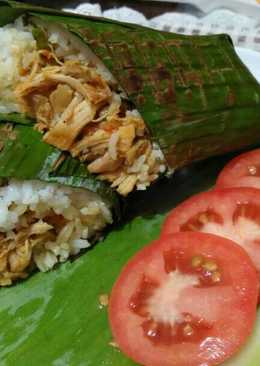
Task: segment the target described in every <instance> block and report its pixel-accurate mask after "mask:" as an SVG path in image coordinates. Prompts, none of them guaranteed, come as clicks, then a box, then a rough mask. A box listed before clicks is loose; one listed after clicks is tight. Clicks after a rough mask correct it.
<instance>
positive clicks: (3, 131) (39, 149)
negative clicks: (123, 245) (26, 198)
mask: <svg viewBox="0 0 260 366" xmlns="http://www.w3.org/2000/svg"><path fill="white" fill-rule="evenodd" d="M0 150H1V151H0V178H2V179H5V178H16V179H21V180H24V179H39V180H41V181H45V182H53V183H60V184H63V185H67V186H71V187H75V188H85V189H88V190H90V191H92V192H95V193H98V194H99V195H100V196H101V197H102V198H103V199H104V200H105V201H106V202H108V203H109V205H110V206H111V207H112V209H113V211H114V216H115V219H117V218H119V217H120V202H119V197H118V195H117V194H116V193H115V192H114V191H113V190H112V189H111V188H110V187H109V186H108V185H107V184H106V183H104V182H102V181H100V180H98V179H97V178H96V177H95V176H93V175H92V174H90V173H89V172H88V171H87V169H86V167H85V166H84V165H83V164H82V163H80V162H79V161H78V160H77V159H73V158H72V157H71V156H70V155H68V154H66V153H64V152H61V151H60V150H58V149H56V148H55V147H53V146H51V145H48V144H46V143H45V142H43V141H42V138H41V134H40V132H38V131H36V130H35V129H34V128H33V126H29V125H23V124H18V123H15V124H12V123H8V124H6V122H0Z"/></svg>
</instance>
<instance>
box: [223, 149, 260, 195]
mask: <svg viewBox="0 0 260 366" xmlns="http://www.w3.org/2000/svg"><path fill="white" fill-rule="evenodd" d="M216 185H217V187H223V188H224V187H253V188H258V189H259V188H260V149H256V150H252V151H249V152H246V153H244V154H241V155H239V156H237V157H236V158H235V159H233V160H231V161H230V162H229V163H228V164H227V165H226V166H225V167H224V169H223V170H222V171H221V173H220V174H219V177H218V179H217V183H216Z"/></svg>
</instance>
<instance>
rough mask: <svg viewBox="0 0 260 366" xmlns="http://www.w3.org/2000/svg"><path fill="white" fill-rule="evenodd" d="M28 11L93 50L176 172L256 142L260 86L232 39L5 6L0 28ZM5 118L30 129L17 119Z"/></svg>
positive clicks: (4, 3) (10, 3)
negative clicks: (183, 167)
mask: <svg viewBox="0 0 260 366" xmlns="http://www.w3.org/2000/svg"><path fill="white" fill-rule="evenodd" d="M25 13H26V14H28V15H32V16H36V17H39V18H42V19H43V20H45V21H48V22H54V23H59V24H60V25H63V26H64V27H65V28H67V29H68V30H69V31H71V32H72V33H74V34H75V35H77V36H78V37H80V38H81V39H82V40H83V41H84V42H85V43H86V44H87V45H88V46H89V47H90V48H91V49H92V51H93V52H94V53H95V54H96V55H97V56H98V57H99V58H100V59H101V60H102V61H103V63H104V64H105V66H106V67H107V68H108V69H109V70H110V71H111V73H112V74H113V75H114V76H115V78H116V79H117V80H118V82H119V84H120V85H121V86H122V88H123V89H124V90H125V92H126V93H127V95H128V97H129V99H130V100H131V101H132V102H133V103H134V104H135V106H136V107H137V109H138V110H139V112H140V113H141V115H142V117H143V118H144V121H145V123H146V125H147V126H148V129H149V131H150V137H151V139H152V140H153V141H156V142H157V143H159V145H160V147H161V149H162V151H163V152H164V155H165V157H166V160H167V162H168V165H169V166H170V167H171V168H179V167H182V166H184V165H187V164H188V163H191V162H193V161H195V160H202V159H205V158H207V157H210V156H213V155H217V154H223V153H226V152H228V151H231V150H235V149H239V148H242V147H244V146H248V145H251V144H256V143H258V142H259V139H260V86H259V84H258V83H257V81H256V80H255V78H254V77H253V76H252V75H251V73H250V72H249V71H248V69H247V68H246V67H245V65H244V64H243V63H242V62H241V60H240V59H239V57H238V56H237V54H236V52H235V50H234V47H233V45H232V41H231V39H230V38H229V36H228V35H224V34H220V35H210V36H183V35H177V34H172V33H167V32H161V31H157V30H153V29H149V28H146V27H142V26H138V25H132V24H128V23H120V22H117V21H112V20H107V19H103V18H96V17H86V16H80V15H74V14H68V13H64V12H60V11H56V10H51V9H45V8H42V7H33V6H30V5H26V4H22V3H16V2H13V1H0V25H5V24H7V23H9V22H11V21H13V20H14V19H15V18H16V17H17V16H19V15H21V14H25ZM0 117H1V116H0ZM1 119H2V120H3V119H5V120H7V119H9V120H11V121H13V122H17V123H31V121H30V119H24V118H21V116H19V115H15V114H11V115H10V118H8V116H7V115H3V116H2V118H1Z"/></svg>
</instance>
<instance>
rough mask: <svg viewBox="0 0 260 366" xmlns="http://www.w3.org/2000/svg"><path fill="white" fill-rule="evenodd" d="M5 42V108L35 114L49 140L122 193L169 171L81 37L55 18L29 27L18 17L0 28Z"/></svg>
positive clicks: (1, 71)
mask: <svg viewBox="0 0 260 366" xmlns="http://www.w3.org/2000/svg"><path fill="white" fill-rule="evenodd" d="M34 27H35V25H34ZM35 29H36V30H37V32H38V34H40V39H41V42H40V41H39V36H38V40H37V37H36V39H34V37H33V34H34V33H35ZM42 40H45V42H43V41H42ZM0 46H1V49H4V50H5V51H4V55H2V54H1V56H0V100H1V106H0V112H7V113H9V112H13V111H14V112H16V111H19V112H24V113H26V114H27V115H28V116H30V117H33V118H35V119H36V122H37V123H36V125H35V127H36V128H37V129H38V130H39V131H41V132H42V134H43V140H44V141H45V142H47V143H48V144H51V145H53V146H55V147H57V148H59V149H61V150H64V151H68V152H70V154H71V155H72V156H73V157H75V158H78V159H80V160H81V161H82V162H84V163H86V166H87V168H88V170H89V171H90V172H91V173H95V174H97V175H98V177H99V178H100V179H102V180H105V181H108V182H110V184H111V186H112V187H113V188H115V189H116V190H117V191H118V192H119V193H120V194H121V195H123V196H126V195H127V194H129V193H130V192H131V191H133V190H134V189H140V190H143V189H146V187H148V186H149V185H150V184H151V182H153V181H155V180H156V179H157V178H158V176H159V175H160V173H163V172H164V171H165V161H164V158H163V155H162V153H161V151H160V149H159V147H158V146H156V145H155V144H152V142H151V141H150V140H149V136H148V131H147V129H146V126H145V124H144V121H143V119H142V118H141V116H140V115H139V113H138V112H137V111H136V110H133V109H132V108H131V106H130V104H129V102H128V101H127V99H126V97H125V95H124V93H122V91H121V90H120V88H119V87H118V85H117V83H116V82H115V80H114V79H113V77H112V76H111V75H110V74H109V72H108V71H107V70H106V69H105V67H104V66H103V64H102V63H101V62H100V61H99V60H98V59H97V58H96V57H95V56H94V55H93V54H92V53H91V51H90V50H89V49H88V48H87V47H86V45H85V44H83V43H82V42H81V41H80V40H79V39H77V38H76V37H74V36H72V35H71V34H69V33H68V32H66V31H65V30H62V29H61V28H59V27H57V26H55V25H50V24H48V27H46V26H45V24H39V23H37V25H36V28H32V26H27V27H24V26H23V24H22V20H21V19H19V20H18V21H16V23H15V24H13V25H8V26H5V27H2V28H0ZM8 63H9V64H10V63H11V64H10V65H9V64H8ZM14 70H15V71H14ZM6 75H8V77H6Z"/></svg>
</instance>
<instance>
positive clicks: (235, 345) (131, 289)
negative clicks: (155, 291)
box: [109, 232, 257, 366]
mask: <svg viewBox="0 0 260 366" xmlns="http://www.w3.org/2000/svg"><path fill="white" fill-rule="evenodd" d="M172 249H174V250H176V251H179V252H180V253H186V254H187V256H188V257H187V258H191V257H192V256H194V255H197V254H198V253H199V254H203V255H205V256H206V257H207V258H215V259H216V258H217V261H218V263H219V265H220V267H221V269H222V272H223V281H224V282H223V283H221V284H219V285H218V286H219V287H218V288H217V289H216V292H219V291H220V296H219V297H216V302H218V304H217V305H218V306H217V309H220V312H216V314H217V315H216V317H217V320H216V321H215V322H214V323H213V326H211V327H208V331H207V330H206V332H208V333H207V337H206V338H204V339H195V341H194V342H191V341H189V340H188V341H187V342H184V341H182V342H180V343H176V344H170V343H169V340H168V342H165V344H161V343H158V344H154V343H153V342H151V341H150V340H149V339H147V338H146V337H145V335H144V331H143V328H142V321H143V319H145V318H142V317H141V316H139V315H138V314H136V313H134V312H132V311H131V310H130V307H129V302H130V300H131V298H132V296H133V294H135V291H136V289H137V288H139V283H140V279H141V278H142V276H143V275H144V273H145V274H146V275H148V276H151V277H152V276H153V280H154V282H155V283H156V282H159V283H160V281H162V282H163V280H164V278H165V276H166V272H164V270H165V268H164V265H163V264H162V262H163V253H164V252H165V251H166V252H169V251H170V250H172ZM228 254H229V255H228ZM222 286H223V287H222ZM207 288H208V287H207V286H206V287H205V288H204V289H202V290H203V291H206V292H205V294H207V291H208V290H207ZM226 288H227V291H228V293H227V296H225V295H223V296H222V295H221V294H222V292H221V291H224V290H223V289H226ZM211 289H213V291H215V290H214V289H215V288H214V286H213V287H211ZM196 290H198V289H196V288H195V291H196ZM192 296H193V295H192ZM205 296H206V295H205ZM207 298H208V297H207V296H206V297H205V299H207ZM185 301H186V302H187V301H188V306H192V308H193V307H194V305H196V304H193V303H191V304H189V296H186V300H185ZM185 301H184V302H185ZM205 302H206V305H208V304H209V303H208V302H207V301H206V300H205ZM256 303H257V277H256V271H255V269H254V266H253V264H252V262H251V260H250V258H249V257H248V255H247V254H246V252H245V251H244V250H243V249H242V248H241V247H239V246H238V245H237V244H235V243H233V242H232V241H230V240H227V239H224V238H220V237H218V236H215V235H210V234H204V233H188V232H185V233H184V232H183V233H177V234H174V235H167V236H164V237H162V238H160V239H159V240H157V241H155V242H153V243H152V244H150V245H148V246H147V247H145V248H144V249H143V250H141V251H140V252H138V253H137V254H136V255H135V256H134V257H133V258H132V259H130V261H129V262H128V263H127V264H126V266H125V267H124V268H123V270H122V272H121V274H120V276H119V278H118V279H117V281H116V283H115V285H114V287H113V289H112V292H111V297H110V301H109V320H110V325H111V329H112V333H113V336H114V339H115V341H116V342H117V343H118V345H119V348H120V349H121V350H122V351H123V352H124V353H125V354H126V355H128V356H129V357H130V358H131V359H133V360H134V361H135V362H137V363H138V364H141V365H144V366H201V365H208V366H211V365H219V364H221V363H222V362H224V361H225V360H226V359H227V358H229V357H231V356H232V355H233V354H234V353H235V352H237V351H238V350H239V349H240V347H241V346H242V345H243V343H244V342H245V341H246V340H247V337H248V336H249V335H250V334H251V332H252V328H253V325H254V321H255V316H256ZM213 304H214V302H213ZM197 306H199V308H198V309H197V310H198V311H201V306H200V305H199V304H198V305H197ZM195 308H196V306H195ZM206 309H207V310H206V311H207V312H208V313H211V306H207V307H206ZM220 314H221V316H220Z"/></svg>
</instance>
